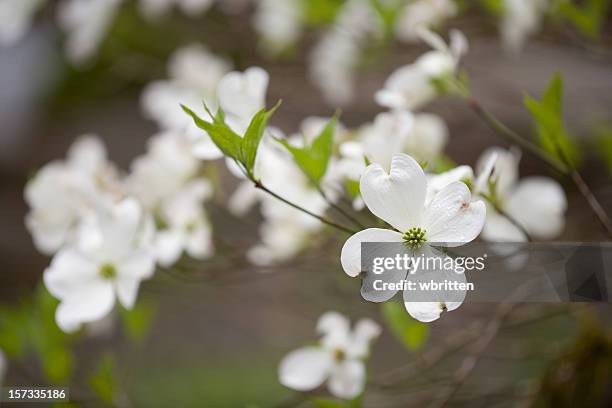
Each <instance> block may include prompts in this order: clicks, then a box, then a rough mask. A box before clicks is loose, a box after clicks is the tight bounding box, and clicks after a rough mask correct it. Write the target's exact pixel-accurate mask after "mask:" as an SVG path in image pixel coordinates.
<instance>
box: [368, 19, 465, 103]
mask: <svg viewBox="0 0 612 408" xmlns="http://www.w3.org/2000/svg"><path fill="white" fill-rule="evenodd" d="M419 35H420V36H421V38H422V39H423V41H425V42H426V43H427V44H429V45H430V46H431V47H432V48H433V50H432V51H429V52H426V53H425V54H423V55H421V56H420V57H419V58H418V59H417V60H416V61H415V62H414V63H412V64H409V65H405V66H403V67H400V68H398V69H396V70H395V71H394V72H393V73H392V74H391V75H390V76H389V77H388V78H387V80H386V81H385V85H384V88H383V89H382V90H380V91H378V92H376V95H375V99H376V102H377V103H378V104H379V105H381V106H385V107H388V108H392V109H408V110H412V109H417V108H419V107H421V106H423V105H425V104H426V103H428V102H430V101H431V100H432V99H434V98H435V97H436V95H437V89H436V86H435V84H434V80H436V79H441V78H445V77H447V76H453V75H455V71H456V69H457V66H458V64H459V59H460V58H461V56H463V54H465V53H466V52H467V49H468V43H467V39H466V38H465V36H464V35H463V33H461V31H458V30H451V32H450V45H447V44H446V43H445V42H444V40H443V39H442V37H440V36H439V35H438V34H436V33H434V32H432V31H429V30H426V29H423V28H422V27H420V28H419Z"/></svg>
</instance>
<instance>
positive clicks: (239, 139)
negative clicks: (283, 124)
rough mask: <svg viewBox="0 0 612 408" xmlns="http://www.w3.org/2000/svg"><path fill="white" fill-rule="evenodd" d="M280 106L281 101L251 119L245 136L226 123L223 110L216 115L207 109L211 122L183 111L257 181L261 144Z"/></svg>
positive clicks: (250, 177)
mask: <svg viewBox="0 0 612 408" xmlns="http://www.w3.org/2000/svg"><path fill="white" fill-rule="evenodd" d="M279 106H280V101H279V102H278V103H277V104H276V105H275V106H274V107H273V108H272V109H270V110H266V109H262V110H260V111H259V112H257V113H256V114H255V116H253V119H251V122H250V124H249V126H248V128H247V130H246V132H245V133H244V135H239V134H238V133H236V132H234V131H233V130H232V129H231V128H230V127H229V126H228V125H227V124H226V123H225V114H224V113H223V111H222V110H221V109H219V110H218V111H217V113H216V114H215V115H213V114H212V113H211V112H210V111H209V110H208V108H207V109H206V111H207V112H208V114H209V116H210V117H211V120H212V121H211V122H209V121H206V120H204V119H202V118H200V117H199V116H198V115H197V114H196V113H195V112H194V111H192V110H191V109H189V108H188V107H186V106H184V105H181V107H182V108H183V111H185V113H187V114H188V115H189V116H191V118H192V119H193V121H194V123H195V124H196V126H198V127H199V128H200V129H202V130H204V131H205V132H206V133H208V135H209V136H210V138H211V139H212V141H213V142H214V143H215V145H217V147H218V148H219V149H220V150H221V151H222V152H223V154H225V155H226V156H228V157H230V158H232V159H233V160H234V161H236V163H238V164H239V165H240V166H241V167H242V169H243V170H244V172H245V174H246V176H247V177H248V178H249V179H250V180H255V175H254V173H253V171H254V167H255V158H256V157H257V148H258V147H259V142H260V141H261V138H262V137H263V134H264V130H265V129H266V126H267V125H268V121H269V120H270V117H271V116H272V115H273V114H274V112H275V111H276V109H278V107H279Z"/></svg>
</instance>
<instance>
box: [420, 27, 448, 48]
mask: <svg viewBox="0 0 612 408" xmlns="http://www.w3.org/2000/svg"><path fill="white" fill-rule="evenodd" d="M416 32H417V35H418V36H419V37H420V38H421V40H423V42H424V43H426V44H427V45H429V46H430V47H431V48H433V49H434V50H436V51H440V52H444V53H448V52H449V49H448V46H447V45H446V42H445V41H444V39H443V38H442V37H440V35H439V34H438V33H435V32H433V31H431V30H430V29H428V28H427V27H425V26H420V27H418V28H417V29H416Z"/></svg>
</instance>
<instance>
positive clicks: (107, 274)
mask: <svg viewBox="0 0 612 408" xmlns="http://www.w3.org/2000/svg"><path fill="white" fill-rule="evenodd" d="M99 273H100V276H102V278H103V279H106V280H111V279H114V278H116V277H117V268H115V265H112V264H109V263H107V264H104V265H102V266H101V267H100V271H99Z"/></svg>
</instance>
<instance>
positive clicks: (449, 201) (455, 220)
mask: <svg viewBox="0 0 612 408" xmlns="http://www.w3.org/2000/svg"><path fill="white" fill-rule="evenodd" d="M427 184H428V182H427V178H426V176H425V173H424V172H423V169H422V168H421V166H420V165H419V164H418V163H417V162H416V161H415V160H414V159H413V158H412V157H410V156H408V155H406V154H396V155H394V156H393V158H392V160H391V167H390V171H389V172H387V171H386V170H385V169H384V168H383V167H382V166H381V165H380V164H377V163H374V164H371V165H369V166H368V167H367V168H366V171H365V172H364V173H363V175H362V176H361V180H360V189H361V195H362V198H363V201H364V202H365V205H366V206H367V207H368V209H369V210H370V211H371V212H372V213H373V214H374V215H376V216H377V217H378V218H380V219H382V220H383V221H385V222H387V223H388V224H389V225H391V226H392V227H393V228H395V230H391V229H381V228H368V229H366V230H363V231H360V232H358V233H357V234H355V235H353V236H351V237H350V238H349V239H348V240H347V241H346V242H345V244H344V246H343V247H342V253H341V256H340V260H341V263H342V267H343V269H344V271H345V272H346V273H347V274H348V275H349V276H353V277H355V276H357V275H359V274H360V273H361V243H362V242H402V243H404V244H406V245H407V246H408V247H409V248H413V249H414V250H417V251H423V250H428V248H429V244H428V243H440V244H444V245H446V246H459V245H463V244H465V243H468V242H471V241H472V240H474V239H475V238H476V237H477V236H478V234H480V232H481V230H482V228H483V226H484V222H485V211H486V207H485V204H484V203H483V202H482V201H473V200H472V196H471V194H470V190H469V189H468V187H467V186H466V185H465V184H464V183H461V182H453V183H451V184H449V185H447V186H445V187H444V188H443V189H441V190H440V191H439V192H438V193H437V194H436V195H435V196H434V197H433V198H432V199H431V201H430V202H427V201H426V197H427ZM394 294H395V293H390V297H392V296H393V295H394ZM390 297H389V298H390ZM382 300H384V299H379V300H377V301H382ZM411 303H412V302H410V301H409V299H405V305H406V308H407V310H408V312H409V313H411V314H412V315H413V317H415V318H419V317H417V316H419V314H418V313H415V314H413V313H412V312H413V311H412V310H411ZM442 306H444V305H442ZM442 308H444V307H442ZM446 309H449V307H448V306H446ZM433 310H435V308H434V309H433ZM438 316H439V313H438V315H434V316H430V318H432V320H433V319H435V318H437V317H438ZM426 321H430V320H426Z"/></svg>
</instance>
